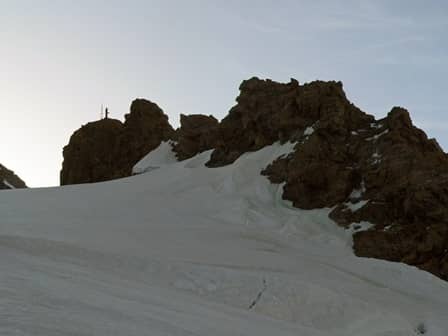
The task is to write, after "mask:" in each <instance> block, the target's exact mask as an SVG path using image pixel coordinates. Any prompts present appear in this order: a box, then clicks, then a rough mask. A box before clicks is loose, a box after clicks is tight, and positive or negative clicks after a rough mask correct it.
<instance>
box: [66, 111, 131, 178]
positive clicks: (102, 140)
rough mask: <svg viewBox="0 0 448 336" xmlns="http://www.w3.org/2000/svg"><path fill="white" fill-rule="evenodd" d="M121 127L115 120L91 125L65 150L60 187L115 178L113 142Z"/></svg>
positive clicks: (79, 131) (80, 132)
mask: <svg viewBox="0 0 448 336" xmlns="http://www.w3.org/2000/svg"><path fill="white" fill-rule="evenodd" d="M123 128H124V127H123V124H122V123H121V121H119V120H115V119H102V120H98V121H94V122H90V123H88V124H86V125H84V126H82V127H81V128H80V129H78V130H77V131H76V132H74V133H73V135H72V136H71V137H70V141H69V144H68V145H67V146H65V147H64V151H63V156H64V161H63V163H62V170H61V176H60V180H61V185H67V184H79V183H91V182H100V181H107V180H109V179H112V178H115V177H118V171H117V165H116V164H117V163H116V156H115V150H116V147H115V146H116V143H117V139H118V138H119V136H120V134H121V133H122V132H123Z"/></svg>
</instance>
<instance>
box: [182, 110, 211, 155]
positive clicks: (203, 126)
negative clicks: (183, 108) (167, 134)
mask: <svg viewBox="0 0 448 336" xmlns="http://www.w3.org/2000/svg"><path fill="white" fill-rule="evenodd" d="M180 125H181V126H180V128H179V129H178V130H177V143H176V144H175V145H174V148H173V149H174V151H175V152H176V155H177V158H178V159H179V160H185V159H188V158H191V157H193V156H195V155H196V154H198V153H200V152H203V151H206V150H209V149H213V148H216V147H217V146H218V143H219V139H220V138H219V122H218V120H217V119H215V118H214V117H213V116H205V115H201V114H193V115H188V116H186V115H183V114H182V115H181V116H180Z"/></svg>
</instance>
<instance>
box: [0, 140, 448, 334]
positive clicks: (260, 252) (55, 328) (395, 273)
mask: <svg viewBox="0 0 448 336" xmlns="http://www.w3.org/2000/svg"><path fill="white" fill-rule="evenodd" d="M317 132H318V131H317ZM314 136H315V135H314V134H313V135H312V136H311V137H310V139H309V141H313V137H314ZM296 145H297V144H296V143H295V144H293V143H287V144H285V145H280V144H279V143H276V144H274V145H271V146H266V147H264V148H263V149H260V150H258V151H255V152H251V153H245V154H243V155H242V156H240V157H239V158H238V159H237V160H236V161H235V162H234V163H233V164H230V165H227V166H224V167H219V168H215V169H210V168H207V167H206V166H205V163H206V162H208V161H209V160H210V155H211V151H205V152H202V153H201V154H198V155H196V156H194V157H192V158H190V159H187V160H184V161H181V162H178V161H175V160H173V158H174V153H173V151H172V149H171V148H170V146H167V144H162V145H161V146H160V147H159V148H158V149H157V150H156V151H153V152H152V154H149V155H148V156H147V157H146V158H145V160H144V161H142V162H141V163H140V168H141V169H144V168H145V165H146V167H155V166H159V167H160V168H159V169H152V170H149V171H147V172H146V173H143V174H139V175H135V176H132V177H129V178H125V179H119V180H115V181H109V182H105V183H96V184H84V185H74V186H65V187H62V188H48V189H29V190H26V191H16V192H7V193H0V213H1V214H2V225H0V249H1V254H2V263H1V265H2V272H0V284H1V290H2V296H1V298H2V308H3V312H4V313H3V314H0V321H1V323H0V334H2V335H11V334H14V335H37V336H39V335H45V336H47V335H111V334H112V335H114V334H115V335H131V336H132V335H155V336H162V335H163V336H166V335H196V336H209V335H217V336H228V335H243V336H252V335H266V336H272V335H280V336H281V335H288V336H289V335H291V336H292V335H294V336H296V335H311V336H314V335H316V336H330V335H331V336H334V335H336V336H391V335H394V336H409V335H423V334H424V335H430V336H442V335H446V331H447V330H448V321H447V319H446V311H447V309H448V295H447V293H448V283H447V282H444V281H442V280H440V279H438V278H436V277H434V276H432V275H431V274H429V273H426V272H423V271H421V270H418V269H416V268H413V267H409V266H406V265H404V264H400V263H390V262H386V261H381V260H375V259H367V258H358V257H355V256H354V255H353V252H352V243H353V242H352V231H357V230H358V231H359V230H363V229H367V226H366V225H365V224H364V223H361V226H360V227H352V228H349V229H344V228H342V227H340V226H338V225H336V224H335V223H334V222H333V221H332V220H331V219H329V217H328V214H329V213H330V211H331V209H329V208H323V209H314V210H301V209H298V208H295V207H293V206H292V204H291V202H289V201H284V200H283V199H282V194H283V188H284V187H285V185H284V184H272V183H269V181H268V179H266V178H265V177H264V176H262V175H261V174H260V171H261V170H263V169H264V168H265V167H266V166H267V165H268V164H269V163H270V162H272V161H274V160H275V159H276V158H278V157H282V158H285V157H289V156H290V155H291V153H293V152H294V147H295V146H296ZM144 162H146V163H145V164H144ZM162 167H163V168H162ZM360 190H361V192H362V189H360ZM358 196H359V194H358V193H356V192H353V193H352V200H353V201H355V199H357V197H358ZM49 205H51V208H49Z"/></svg>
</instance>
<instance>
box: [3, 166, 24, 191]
mask: <svg viewBox="0 0 448 336" xmlns="http://www.w3.org/2000/svg"><path fill="white" fill-rule="evenodd" d="M26 187H27V186H26V184H25V182H23V181H22V180H21V179H20V177H18V176H17V175H16V174H14V172H13V171H12V170H9V169H8V168H6V167H5V166H3V165H2V164H0V190H4V189H22V188H26Z"/></svg>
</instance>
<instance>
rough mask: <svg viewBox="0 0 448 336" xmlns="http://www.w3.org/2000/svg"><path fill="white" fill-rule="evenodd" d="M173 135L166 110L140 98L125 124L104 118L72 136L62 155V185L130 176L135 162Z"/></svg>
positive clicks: (126, 118) (132, 105)
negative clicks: (164, 111)
mask: <svg viewBox="0 0 448 336" xmlns="http://www.w3.org/2000/svg"><path fill="white" fill-rule="evenodd" d="M173 135H174V130H173V128H172V127H171V126H170V124H169V123H168V117H167V116H166V115H165V114H164V113H163V111H162V110H161V109H160V108H159V107H158V106H157V105H156V104H154V103H152V102H150V101H147V100H144V99H137V100H135V101H134V102H133V103H132V104H131V109H130V113H129V114H127V115H126V116H125V122H124V124H123V123H121V122H120V121H119V120H114V119H102V120H99V121H95V122H91V123H88V124H87V125H85V126H83V127H81V128H80V129H79V130H77V131H76V132H75V133H74V134H73V135H72V136H71V138H70V142H69V144H68V145H67V146H66V147H65V148H64V152H63V155H64V162H63V166H62V171H61V177H60V179H61V185H67V184H78V183H91V182H101V181H107V180H112V179H116V178H120V177H125V176H130V175H131V172H132V167H133V166H134V165H135V163H137V162H138V161H139V160H140V159H141V158H142V157H143V156H144V155H146V154H147V153H149V152H150V151H151V150H153V149H155V148H157V147H158V146H159V145H160V143H161V142H162V141H165V140H168V139H171V138H172V137H173Z"/></svg>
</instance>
